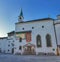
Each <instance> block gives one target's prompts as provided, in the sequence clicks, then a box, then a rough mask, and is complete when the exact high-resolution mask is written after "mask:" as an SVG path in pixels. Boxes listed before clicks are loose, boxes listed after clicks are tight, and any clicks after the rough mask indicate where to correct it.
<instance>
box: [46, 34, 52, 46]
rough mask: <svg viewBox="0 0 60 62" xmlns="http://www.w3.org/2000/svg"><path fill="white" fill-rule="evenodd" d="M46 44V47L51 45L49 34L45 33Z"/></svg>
mask: <svg viewBox="0 0 60 62" xmlns="http://www.w3.org/2000/svg"><path fill="white" fill-rule="evenodd" d="M46 45H47V47H51V46H52V44H51V36H50V35H49V34H47V35H46Z"/></svg>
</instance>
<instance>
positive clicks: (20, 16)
mask: <svg viewBox="0 0 60 62" xmlns="http://www.w3.org/2000/svg"><path fill="white" fill-rule="evenodd" d="M23 19H24V17H23V11H22V8H21V10H20V15H19V17H18V21H19V22H23Z"/></svg>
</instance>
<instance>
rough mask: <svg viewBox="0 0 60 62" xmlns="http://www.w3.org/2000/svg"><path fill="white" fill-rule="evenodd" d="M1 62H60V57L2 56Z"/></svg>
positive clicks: (0, 57)
mask: <svg viewBox="0 0 60 62" xmlns="http://www.w3.org/2000/svg"><path fill="white" fill-rule="evenodd" d="M0 62H60V56H31V55H29V56H20V55H8V54H7V55H0Z"/></svg>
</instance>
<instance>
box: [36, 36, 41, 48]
mask: <svg viewBox="0 0 60 62" xmlns="http://www.w3.org/2000/svg"><path fill="white" fill-rule="evenodd" d="M36 41H37V47H41V36H40V35H37V37H36Z"/></svg>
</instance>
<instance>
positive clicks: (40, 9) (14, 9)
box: [0, 0, 60, 37]
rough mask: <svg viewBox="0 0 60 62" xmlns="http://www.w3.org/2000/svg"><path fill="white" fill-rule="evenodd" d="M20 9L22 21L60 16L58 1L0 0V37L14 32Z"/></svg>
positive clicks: (59, 2) (59, 3)
mask: <svg viewBox="0 0 60 62" xmlns="http://www.w3.org/2000/svg"><path fill="white" fill-rule="evenodd" d="M20 8H22V10H23V14H24V21H27V20H31V19H40V18H45V17H48V15H50V17H51V18H56V15H58V14H60V0H0V37H4V36H7V33H8V32H10V31H13V30H15V23H16V22H18V16H19V14H20Z"/></svg>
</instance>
